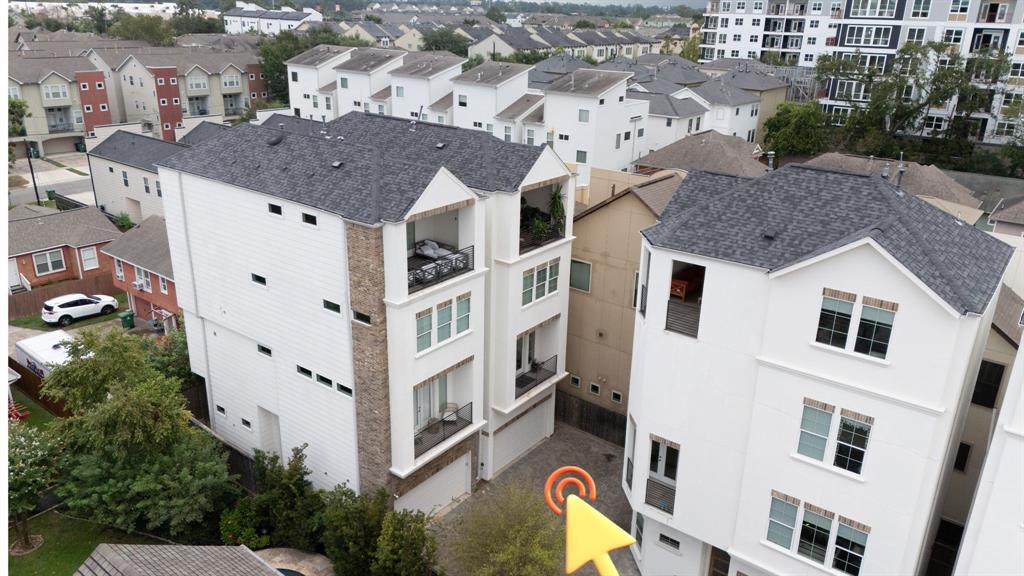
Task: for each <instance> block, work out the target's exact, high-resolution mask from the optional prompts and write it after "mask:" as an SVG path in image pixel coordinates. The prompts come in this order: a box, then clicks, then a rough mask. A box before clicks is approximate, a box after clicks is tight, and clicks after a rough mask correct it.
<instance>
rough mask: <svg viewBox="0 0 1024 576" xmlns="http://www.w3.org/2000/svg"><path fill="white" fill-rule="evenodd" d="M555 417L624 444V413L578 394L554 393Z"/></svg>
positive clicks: (600, 436) (590, 432) (587, 431)
mask: <svg viewBox="0 0 1024 576" xmlns="http://www.w3.org/2000/svg"><path fill="white" fill-rule="evenodd" d="M555 418H558V419H559V420H561V421H562V422H565V423H566V424H569V425H570V426H575V427H576V428H579V429H580V430H583V431H584V432H586V433H588V434H593V435H594V436H597V437H598V438H602V439H604V440H607V441H609V442H613V443H615V444H618V445H619V446H625V445H626V415H625V414H619V413H618V412H614V411H612V410H609V409H607V408H605V407H603V406H598V405H597V404H594V403H592V402H587V401H586V400H584V399H582V398H580V397H578V396H573V395H572V394H563V393H558V394H555Z"/></svg>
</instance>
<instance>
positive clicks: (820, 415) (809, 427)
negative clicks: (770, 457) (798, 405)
mask: <svg viewBox="0 0 1024 576" xmlns="http://www.w3.org/2000/svg"><path fill="white" fill-rule="evenodd" d="M805 402H807V401H806V400H805ZM814 404H815V405H814V406H809V405H807V404H806V403H805V404H804V413H803V417H802V418H801V419H800V443H799V444H798V445H797V449H796V451H797V452H799V453H800V454H803V455H804V456H807V457H808V458H814V459H815V460H819V461H820V460H823V459H824V458H825V446H826V444H828V432H829V428H830V427H831V426H832V409H831V408H832V407H831V406H829V405H827V404H821V403H818V402H815V403H814Z"/></svg>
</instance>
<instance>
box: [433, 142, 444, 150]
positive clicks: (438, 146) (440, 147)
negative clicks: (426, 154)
mask: <svg viewBox="0 0 1024 576" xmlns="http://www.w3.org/2000/svg"><path fill="white" fill-rule="evenodd" d="M445 146H447V144H445V143H444V142H438V143H437V144H435V145H434V148H437V149H438V150H443V149H444V147H445Z"/></svg>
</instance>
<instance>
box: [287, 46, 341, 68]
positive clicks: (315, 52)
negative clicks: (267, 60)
mask: <svg viewBox="0 0 1024 576" xmlns="http://www.w3.org/2000/svg"><path fill="white" fill-rule="evenodd" d="M353 50H355V48H353V47H351V46H334V45H332V44H320V45H319V46H314V47H312V48H310V49H309V50H306V51H305V52H303V53H302V54H299V55H298V56H293V57H291V58H289V59H288V60H285V62H284V63H285V64H292V65H297V66H319V65H320V64H323V63H324V62H327V61H328V60H330V59H331V58H334V57H336V56H338V55H339V54H344V53H346V52H351V51H353Z"/></svg>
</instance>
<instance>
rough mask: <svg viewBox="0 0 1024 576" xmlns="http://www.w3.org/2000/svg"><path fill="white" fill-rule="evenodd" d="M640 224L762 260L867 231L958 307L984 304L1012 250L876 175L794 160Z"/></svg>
mask: <svg viewBox="0 0 1024 576" xmlns="http://www.w3.org/2000/svg"><path fill="white" fill-rule="evenodd" d="M693 176H694V174H691V175H690V176H688V177H687V178H686V179H684V180H683V184H682V185H681V186H680V189H683V188H686V187H687V186H688V184H687V183H688V182H690V181H691V178H693ZM768 233H770V234H771V236H772V238H771V239H768V238H766V234H768ZM643 234H644V235H645V236H646V237H647V238H648V240H649V241H650V242H651V243H652V244H655V245H658V246H663V247H666V248H670V249H674V250H679V251H682V252H689V253H693V254H699V255H703V256H708V257H712V258H717V259H721V260H727V261H730V262H738V263H741V264H746V265H749V266H755V267H758V268H764V269H766V270H779V269H782V268H786V267H788V266H791V265H793V264H796V263H798V262H801V261H804V260H807V259H809V258H813V257H815V256H818V255H821V254H825V253H828V252H830V251H832V250H835V249H837V248H840V247H842V246H845V245H847V244H850V243H852V242H855V241H858V240H861V239H864V238H871V239H873V240H874V241H875V242H877V243H878V244H879V245H880V246H881V247H882V248H883V249H884V250H886V251H887V252H888V253H889V254H891V255H892V256H893V258H895V259H896V260H897V261H899V262H900V263H901V264H902V265H903V266H904V267H906V268H907V269H908V270H909V271H910V272H911V273H912V274H914V275H915V276H917V278H919V279H920V280H921V281H922V282H923V283H924V284H925V285H927V286H928V287H929V288H930V289H931V290H933V291H934V292H935V293H936V294H938V296H939V297H940V298H942V299H943V300H944V301H945V302H946V303H948V304H949V305H950V306H951V307H952V308H953V309H954V310H957V311H958V312H960V313H962V314H963V313H974V314H980V313H982V312H984V311H985V309H986V307H987V306H988V304H989V302H991V301H992V298H993V296H994V295H995V293H996V290H997V289H998V287H999V284H1000V281H1001V279H1002V275H1003V272H1004V270H1005V269H1006V265H1007V263H1008V262H1009V259H1010V256H1011V254H1012V252H1013V249H1012V248H1011V247H1009V246H1007V245H1006V244H1003V243H1002V242H1000V241H999V240H997V239H995V238H993V237H991V236H989V235H988V234H986V233H984V232H982V231H981V230H978V229H976V228H974V227H972V226H968V225H965V224H964V223H963V222H962V221H960V220H958V219H956V218H954V217H952V216H950V215H949V214H946V213H945V212H943V211H941V210H939V209H937V208H935V207H933V206H931V205H930V204H928V203H926V202H924V201H921V200H919V199H917V198H915V197H914V196H911V195H909V194H905V193H903V192H902V191H899V190H897V189H896V188H895V187H894V186H892V185H891V184H889V183H888V182H886V181H884V180H882V179H881V178H877V177H872V176H863V175H858V174H850V173H846V172H832V171H827V170H822V169H818V168H813V167H809V166H803V165H794V164H790V165H787V166H786V167H784V168H782V169H779V170H776V171H774V172H770V173H768V174H767V175H765V176H763V177H761V178H756V179H752V180H746V181H743V182H740V183H738V184H737V185H736V186H734V187H733V188H732V189H731V190H728V191H719V193H716V194H709V195H708V197H706V198H705V199H703V200H699V201H697V202H695V203H692V204H691V205H690V206H689V207H688V208H683V209H681V210H679V211H678V212H675V213H673V214H672V215H671V217H669V218H664V217H663V219H662V221H661V222H660V223H658V224H655V225H654V226H652V227H650V228H648V229H646V230H644V231H643Z"/></svg>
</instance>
